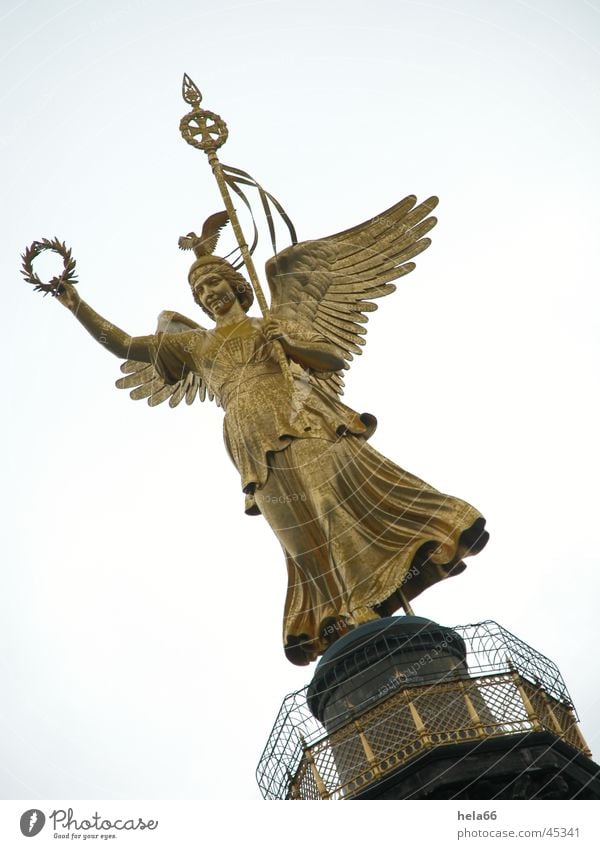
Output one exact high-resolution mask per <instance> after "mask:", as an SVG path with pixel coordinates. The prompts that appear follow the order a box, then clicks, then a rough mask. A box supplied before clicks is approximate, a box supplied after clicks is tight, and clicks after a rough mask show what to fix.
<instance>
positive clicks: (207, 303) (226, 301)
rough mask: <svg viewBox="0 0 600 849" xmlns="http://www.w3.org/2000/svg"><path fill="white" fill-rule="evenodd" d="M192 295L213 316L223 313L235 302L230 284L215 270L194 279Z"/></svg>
mask: <svg viewBox="0 0 600 849" xmlns="http://www.w3.org/2000/svg"><path fill="white" fill-rule="evenodd" d="M194 295H195V296H196V298H197V299H198V300H199V301H200V303H201V304H202V306H203V307H204V309H206V310H208V311H209V312H211V313H212V314H213V315H214V316H217V315H224V314H225V313H226V312H228V311H229V310H230V309H231V307H232V306H233V304H234V302H235V293H234V292H233V290H232V288H231V286H230V284H229V283H228V281H227V280H226V279H225V278H224V277H221V275H220V274H217V273H216V272H211V273H209V274H206V275H203V276H202V277H199V278H198V279H197V280H196V282H195V283H194Z"/></svg>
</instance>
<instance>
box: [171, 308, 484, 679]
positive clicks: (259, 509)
mask: <svg viewBox="0 0 600 849" xmlns="http://www.w3.org/2000/svg"><path fill="white" fill-rule="evenodd" d="M286 325H287V326H286V328H285V329H286V330H287V332H288V333H289V334H290V335H291V336H294V337H295V338H296V339H298V340H300V341H302V342H305V343H309V344H310V342H311V341H313V342H323V341H324V340H323V338H322V337H321V336H318V335H317V334H315V333H313V332H311V330H310V329H309V328H306V327H305V326H301V325H299V324H295V323H292V322H287V323H286ZM261 328H262V320H260V319H252V318H246V319H245V321H243V322H241V323H240V324H239V325H236V326H235V327H234V328H233V331H232V330H231V328H230V329H229V330H228V332H227V333H223V332H222V331H219V330H218V329H215V330H209V331H207V330H193V331H190V332H184V333H176V334H174V333H163V334H159V336H158V346H157V366H156V367H157V368H158V370H159V371H160V372H161V373H162V375H163V377H166V378H167V379H171V380H175V379H177V377H178V375H180V374H181V369H182V366H186V367H187V368H189V369H190V370H192V371H193V372H195V373H196V374H198V375H200V376H201V377H202V378H203V379H204V381H205V382H206V384H207V385H208V387H209V388H210V389H211V391H212V392H213V393H214V394H215V396H216V397H217V398H218V400H219V401H220V403H221V406H222V407H223V408H224V410H225V419H224V438H225V444H226V447H227V450H228V453H229V455H230V457H231V459H232V461H233V463H234V464H235V466H236V468H237V469H238V471H239V473H240V477H241V485H242V489H243V491H244V493H245V494H246V512H247V513H248V514H249V515H257V514H260V513H262V515H263V516H264V517H265V519H266V520H267V522H268V523H269V525H270V526H271V528H272V529H273V531H274V533H275V534H276V536H277V538H278V539H279V542H280V543H281V546H282V548H283V551H284V555H285V560H286V564H287V575H288V588H287V597H286V601H285V609H284V617H283V643H284V649H285V652H286V655H287V657H288V659H289V660H290V661H291V662H292V663H296V664H299V665H304V664H307V663H309V662H310V661H311V660H314V659H315V658H316V657H317V656H318V655H319V654H321V653H322V652H323V651H325V649H326V648H327V646H328V645H329V644H330V643H331V642H333V641H334V640H335V639H337V637H339V636H341V635H342V634H343V633H344V632H345V631H346V630H348V628H351V627H353V626H355V625H357V624H360V623H361V622H364V621H366V620H368V619H369V618H374V617H375V615H376V614H379V615H389V614H391V613H392V612H393V611H394V610H397V609H398V608H399V607H400V605H401V598H400V596H399V594H398V590H399V589H400V588H402V593H403V595H404V597H405V598H406V599H407V600H410V599H412V598H414V597H415V596H416V595H418V594H419V593H421V592H423V590H425V589H426V588H427V587H429V586H431V585H432V584H434V583H436V582H437V581H439V580H441V579H443V578H446V577H448V576H449V575H454V574H457V573H458V572H461V571H462V570H463V569H464V568H465V564H464V563H463V562H462V558H463V557H464V556H466V555H468V554H475V553H477V552H478V551H479V550H481V548H482V547H483V545H484V544H485V542H486V541H487V536H488V535H487V532H486V531H485V530H484V525H485V520H484V519H483V517H482V516H481V514H480V513H479V512H478V511H477V510H476V509H475V508H474V507H472V506H471V505H470V504H467V503H466V502H464V501H461V500H460V499H458V498H454V497H452V496H448V495H444V494H443V493H441V492H438V491H437V490H436V489H434V488H433V487H431V486H429V485H428V484H426V483H424V482H423V481H422V480H420V479H419V478H417V477H415V476H414V475H412V474H410V473H409V472H406V471H404V470H403V469H401V468H400V467H399V466H397V465H395V464H394V463H392V462H391V461H390V460H388V459H387V458H385V457H383V456H382V455H381V454H379V453H378V452H377V451H375V450H374V449H373V448H372V447H371V445H370V444H369V441H368V440H369V438H370V436H371V435H372V433H373V432H374V430H375V428H376V425H377V422H376V420H375V418H374V416H372V415H370V414H368V413H363V414H362V415H359V414H358V413H356V412H355V411H354V410H351V409H350V408H349V407H347V406H345V405H344V404H342V403H341V402H340V401H339V400H337V399H336V398H334V397H332V395H331V394H330V393H328V392H327V391H326V390H325V389H322V388H320V387H319V386H318V385H315V384H318V381H309V380H308V374H307V372H306V371H304V370H303V369H302V368H300V367H299V366H296V365H295V364H293V374H294V375H295V377H294V380H293V388H292V385H291V384H292V381H290V380H289V379H286V377H285V376H284V375H283V373H282V371H281V368H280V365H279V363H278V361H277V357H276V354H275V351H274V348H273V345H272V344H271V343H269V342H267V340H266V338H265V337H264V336H263V333H262V329H261Z"/></svg>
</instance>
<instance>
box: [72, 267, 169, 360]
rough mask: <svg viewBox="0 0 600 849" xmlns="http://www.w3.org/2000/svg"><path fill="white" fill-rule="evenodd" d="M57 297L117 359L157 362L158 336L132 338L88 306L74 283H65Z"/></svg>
mask: <svg viewBox="0 0 600 849" xmlns="http://www.w3.org/2000/svg"><path fill="white" fill-rule="evenodd" d="M56 297H57V299H58V300H59V301H60V302H61V304H63V305H64V306H65V307H66V308H67V309H68V310H70V311H71V312H72V313H73V315H74V316H75V318H76V319H77V320H78V321H79V322H81V324H83V326H84V327H85V329H86V330H87V331H88V333H90V334H91V335H92V336H93V337H94V339H95V340H96V341H97V342H99V343H100V344H101V345H104V347H105V348H108V350H109V351H110V352H111V353H113V354H114V355H115V356H116V357H121V358H122V359H131V360H138V361H139V362H144V363H153V362H154V360H155V358H156V351H155V342H156V337H155V336H129V335H128V334H127V333H125V332H124V331H123V330H121V329H120V328H119V327H115V325H114V324H111V322H110V321H107V320H106V319H105V318H103V317H102V316H101V315H99V314H98V313H97V312H96V311H95V310H93V309H92V308H91V307H90V305H89V304H86V302H85V301H84V300H82V298H81V296H80V295H79V293H78V292H77V290H76V289H75V287H74V286H73V285H72V284H71V283H62V284H61V291H60V292H59V293H58V294H57V296H56Z"/></svg>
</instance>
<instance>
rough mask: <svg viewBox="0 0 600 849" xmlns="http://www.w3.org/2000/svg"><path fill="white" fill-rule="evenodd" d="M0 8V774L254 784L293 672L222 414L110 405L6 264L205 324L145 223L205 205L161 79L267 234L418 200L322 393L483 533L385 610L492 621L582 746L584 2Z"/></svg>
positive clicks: (590, 71)
mask: <svg viewBox="0 0 600 849" xmlns="http://www.w3.org/2000/svg"><path fill="white" fill-rule="evenodd" d="M0 8H1V10H2V16H1V17H0V27H1V30H0V32H1V35H0V40H1V43H0V74H1V77H0V92H1V95H0V100H1V102H2V129H1V135H0V150H1V154H2V155H1V161H0V167H1V168H2V177H1V179H2V182H1V185H2V194H3V204H2V222H1V232H2V237H3V244H2V251H1V256H0V262H1V263H2V280H3V282H4V316H5V329H4V333H3V342H4V343H5V344H6V353H5V355H4V362H5V365H6V374H5V378H4V386H5V389H4V395H5V398H6V399H7V400H8V404H7V412H6V414H5V415H4V417H3V426H4V433H3V439H2V443H3V445H4V447H5V449H6V450H5V452H4V453H5V460H4V464H3V465H4V473H5V479H6V486H5V487H4V492H3V496H4V498H5V503H4V504H3V506H2V511H1V515H2V519H3V521H4V523H5V529H4V530H3V548H4V552H5V557H4V564H3V568H2V585H3V588H2V594H1V601H0V645H1V646H2V651H1V652H0V693H1V695H0V794H1V795H2V796H3V797H4V798H32V799H35V798H42V799H43V798H68V799H78V798H80V799H86V798H90V799H93V798H99V799H110V798H129V799H133V798H165V799H185V798H199V799H207V798H232V799H253V798H257V797H258V790H257V787H256V785H255V781H254V768H255V766H256V763H257V761H258V758H259V756H260V753H261V751H262V748H263V746H264V743H265V742H266V739H267V736H268V733H269V731H270V728H271V725H272V723H273V721H274V719H275V716H276V713H277V711H278V708H279V705H280V702H281V700H282V698H283V696H284V695H285V694H286V693H288V692H290V691H291V690H295V689H297V688H298V687H300V686H302V685H303V684H304V683H306V682H307V681H308V680H309V679H310V676H311V670H310V669H306V668H305V669H301V668H296V667H293V666H292V665H290V664H289V663H288V662H287V661H286V660H285V658H284V656H283V652H282V649H281V639H280V632H281V618H282V612H283V601H284V595H285V585H286V576H285V568H284V562H283V558H282V555H281V552H280V549H279V545H278V543H277V541H276V539H275V537H274V536H273V535H272V533H271V531H270V529H269V528H268V526H267V525H266V523H265V522H264V521H263V520H262V519H260V518H249V517H246V516H245V515H244V514H243V512H242V505H243V499H242V496H241V493H240V491H239V482H238V477H237V473H236V471H235V469H234V468H233V466H232V465H231V463H230V461H229V460H228V459H227V457H226V454H225V451H224V448H223V447H222V435H221V416H222V413H221V411H220V410H218V409H216V408H214V407H211V406H210V405H208V404H204V405H199V404H198V405H194V406H193V407H190V408H188V407H185V406H182V407H181V408H178V409H176V410H170V409H168V408H166V409H162V408H157V409H154V410H151V409H149V408H148V407H147V406H146V405H145V403H143V402H133V401H131V400H130V399H129V398H128V395H127V394H126V393H125V392H119V391H118V390H116V389H115V388H114V385H113V384H114V380H115V379H116V378H117V377H118V376H119V369H118V367H119V362H118V361H117V360H116V359H115V358H113V357H112V356H111V355H110V354H108V353H107V352H105V351H103V350H102V349H101V348H100V346H98V345H94V343H93V341H92V340H91V338H90V337H88V336H87V334H85V331H83V330H82V328H81V327H80V325H78V324H77V322H76V321H74V319H73V318H72V316H71V315H70V314H69V313H68V312H67V311H66V310H64V309H62V308H61V307H60V305H59V304H58V303H56V302H53V301H52V300H51V299H50V298H45V299H44V298H42V297H40V296H39V295H37V294H34V293H33V291H32V290H31V287H26V286H25V285H24V284H23V283H21V282H20V276H19V263H20V260H19V254H20V252H21V251H22V250H23V249H24V247H25V246H26V245H28V244H29V243H31V242H32V241H33V240H34V239H37V238H41V237H43V236H54V235H57V236H59V237H60V238H62V239H65V240H66V241H67V243H68V244H69V245H71V246H72V248H73V251H74V255H75V257H76V258H77V263H78V272H79V276H80V283H79V289H80V292H81V294H82V296H83V297H84V298H85V299H86V300H88V301H89V303H91V305H92V306H94V307H95V308H96V309H97V310H98V311H100V312H101V313H103V314H104V315H106V316H107V317H108V318H109V319H111V320H112V321H114V322H115V323H116V324H118V325H119V326H121V327H123V328H124V329H126V330H127V331H128V332H131V333H133V334H144V333H148V332H152V331H153V330H154V326H155V320H156V316H157V314H158V312H159V311H160V310H161V309H165V308H170V309H177V310H180V311H181V312H184V313H185V314H187V315H189V316H190V317H194V318H196V319H197V320H199V321H200V322H201V323H206V321H205V318H204V316H203V314H200V313H199V311H198V310H197V308H196V307H195V305H194V303H193V301H192V300H191V297H190V294H189V291H188V287H187V282H186V272H187V268H188V265H189V255H187V254H182V253H181V252H180V251H178V249H177V238H178V236H179V235H181V234H182V233H187V232H188V231H189V230H191V229H197V228H198V227H199V226H200V225H201V223H202V221H203V220H204V218H205V217H206V216H207V215H208V214H210V213H212V212H214V211H217V210H219V209H220V208H221V202H220V199H219V195H218V191H217V188H216V185H215V184H214V182H213V179H212V177H211V175H210V172H209V168H208V166H207V164H206V162H205V157H204V156H203V154H201V153H200V152H198V151H195V150H193V149H192V148H190V147H189V146H187V145H186V144H185V143H184V142H183V140H182V139H181V137H180V135H179V130H178V124H179V119H180V117H181V116H182V115H183V114H184V112H186V111H187V106H186V104H185V103H184V102H183V100H182V99H181V95H180V85H181V77H182V74H183V72H184V71H186V72H187V73H189V74H190V75H191V76H192V77H193V79H194V80H195V81H196V83H197V84H198V85H199V87H200V88H201V90H202V92H203V94H204V105H205V107H206V108H208V109H211V110H213V111H215V112H218V113H220V114H221V115H222V116H223V117H224V118H225V120H226V121H227V122H228V125H229V129H230V139H229V141H228V142H227V145H226V147H225V148H224V149H223V150H222V159H223V161H225V162H227V163H230V164H232V165H235V166H237V167H241V168H244V169H247V170H249V171H250V172H251V173H252V174H253V175H254V176H255V177H256V178H257V179H258V180H260V181H261V182H262V183H263V184H264V185H265V186H266V187H267V188H268V189H269V190H270V191H272V192H273V193H274V194H275V195H276V196H277V197H278V198H279V199H280V200H281V201H282V202H283V203H284V205H285V206H286V208H287V209H288V212H289V213H290V214H291V216H292V218H293V220H294V222H295V224H296V227H297V230H298V234H299V236H300V238H314V237H318V236H324V235H329V234H330V233H334V232H336V231H338V230H341V229H344V228H346V227H349V226H352V225H354V224H356V223H359V222H360V221H363V220H365V219H366V218H369V217H371V216H373V215H374V214H376V213H378V212H380V211H382V210H383V209H385V208H387V207H388V206H390V205H392V204H393V203H394V202H396V201H397V200H399V199H400V198H402V197H404V196H405V195H407V194H409V193H413V192H414V193H416V194H417V195H418V196H419V197H420V198H425V197H427V196H428V195H429V194H434V193H435V194H439V196H440V198H441V202H440V207H439V218H440V223H439V225H438V227H437V228H436V229H435V231H434V233H433V245H432V247H431V248H430V249H429V250H428V251H427V252H426V253H425V254H424V255H423V256H422V257H421V258H420V260H419V261H418V267H417V270H416V271H415V272H414V273H413V274H412V275H410V277H408V278H405V279H404V280H403V281H400V285H399V290H398V292H397V293H396V294H395V295H394V296H392V297H391V298H388V299H386V300H385V301H382V302H380V304H381V308H380V311H379V312H378V313H377V314H376V315H375V316H374V317H373V320H372V322H371V323H370V331H371V332H370V336H369V342H368V346H367V351H366V356H364V357H363V358H362V359H360V360H359V361H358V362H357V363H356V364H355V366H354V367H353V370H352V372H351V373H350V375H349V378H348V381H347V385H348V389H347V393H346V396H345V400H346V401H347V403H348V404H350V405H351V406H353V407H354V408H357V409H359V410H361V411H362V410H368V411H371V412H373V413H375V414H376V415H377V417H378V419H379V429H378V432H377V434H376V435H375V437H374V439H373V445H374V446H375V447H376V448H377V449H378V450H379V451H381V452H382V453H384V454H386V455H387V456H389V457H390V458H391V459H392V460H394V461H395V462H397V463H398V464H400V465H401V466H404V467H405V468H407V469H408V470H410V471H411V472H413V473H414V474H417V475H418V476H419V477H422V478H424V479H425V480H427V481H428V482H430V483H431V484H432V485H434V486H436V487H437V488H439V489H441V490H442V491H444V492H448V493H451V494H455V495H458V496H459V497H461V498H464V499H466V500H468V501H470V502H471V503H473V504H475V505H476V506H477V507H478V508H479V509H480V510H482V512H484V514H485V515H486V517H487V519H488V527H489V530H490V532H491V535H492V538H491V541H490V543H489V546H488V548H487V549H486V551H485V552H484V553H483V554H482V555H480V556H478V557H477V558H474V559H472V560H471V561H470V563H469V568H468V569H467V571H466V573H464V574H463V575H462V576H460V577H458V578H455V579H452V580H450V581H447V582H445V583H443V584H442V585H438V586H437V587H435V588H434V589H432V590H430V591H429V592H428V593H426V594H425V595H423V596H421V597H420V598H419V599H417V600H416V602H415V612H416V613H418V614H419V615H424V616H428V617H430V618H432V619H436V620H438V621H440V622H442V623H444V624H446V625H454V624H461V623H462V624H464V623H467V622H475V621H480V620H483V619H488V618H490V619H496V620H497V621H498V622H500V623H501V624H502V625H504V626H505V627H507V628H508V629H510V630H512V631H513V632H515V633H516V634H517V635H518V636H519V637H521V638H523V639H525V640H527V641H528V642H530V643H531V644H532V645H533V646H534V647H535V648H537V649H538V650H540V651H542V652H543V653H544V654H546V655H548V656H549V657H551V658H552V659H553V660H554V661H555V662H556V663H557V664H558V665H559V667H560V669H561V672H562V673H563V675H564V677H565V679H566V681H567V685H568V687H569V688H570V691H571V694H572V696H573V698H574V701H575V704H576V706H577V707H578V709H579V713H580V715H581V718H582V722H583V731H584V734H585V735H586V736H587V738H588V741H589V742H590V744H591V747H592V749H594V750H595V754H596V756H598V754H599V750H600V722H599V720H598V701H599V692H598V681H597V663H596V660H595V655H596V646H597V639H598V568H597V565H598V555H597V539H596V537H597V533H598V521H597V511H598V498H597V492H596V489H597V481H598V476H599V472H600V470H599V469H598V452H597V434H598V432H599V428H598V402H597V385H596V374H597V368H596V363H595V357H596V353H597V352H596V347H597V337H598V332H597V330H598V327H597V325H598V318H597V316H598V309H597V308H598V295H597V290H598V254H597V245H598V237H597V226H598V224H597V222H598V220H599V212H600V209H599V206H600V202H599V198H600V185H599V167H598V154H597V151H598V142H599V135H600V133H599V129H600V128H599V117H598V116H599V115H600V110H599V108H598V107H599V99H600V98H599V90H598V80H599V79H600V75H599V71H600V68H599V65H600V53H599V48H600V5H598V4H597V3H596V2H585V0H530V2H527V3H525V2H519V0H503V2H501V0H495V2H489V0H488V1H487V2H486V0H483V1H482V0H451V2H446V0H439V2H402V1H401V0H371V2H369V3H367V4H366V3H364V2H348V0H339V1H338V0H334V1H333V2H324V0H319V2H315V0H302V2H297V1H296V0H294V1H293V2H280V1H279V2H237V3H231V2H226V0H225V2H220V3H214V2H210V3H209V2H206V0H193V2H192V0H170V2H169V3H164V2H162V0H161V2H139V0H138V2H135V0H134V2H120V3H119V2H71V3H65V2H58V1H57V2H41V0H40V2H21V3H18V4H16V3H13V2H10V0H2V3H1V4H0ZM263 244H265V243H263ZM267 255H268V253H266V248H265V252H264V253H263V255H262V258H263V259H264V258H265V257H266V256H267Z"/></svg>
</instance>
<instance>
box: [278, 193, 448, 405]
mask: <svg viewBox="0 0 600 849" xmlns="http://www.w3.org/2000/svg"><path fill="white" fill-rule="evenodd" d="M416 202H417V199H416V197H415V196H414V195H410V196H409V197H406V198H404V200H401V201H400V202H399V203H397V204H395V206H392V207H391V208H390V209H388V210H386V211H385V212H382V213H381V215H377V216H376V217H375V218H371V219H370V220H369V221H365V222H364V223H363V224H359V225H358V226H356V227H351V228H350V229H349V230H344V231H343V232H341V233H336V234H335V235H333V236H328V237H326V238H325V239H315V240H312V241H306V242H300V243H299V244H297V245H292V246H291V247H289V248H286V249H285V250H283V251H281V252H280V253H278V254H276V255H275V256H274V257H272V258H271V259H270V260H269V261H268V262H267V265H266V273H267V279H268V282H269V287H270V289H271V314H272V315H273V316H274V317H275V316H276V317H278V318H282V319H290V320H294V321H299V322H301V323H303V324H306V325H307V326H309V327H311V328H313V329H314V330H316V331H317V332H318V333H321V334H322V335H323V336H325V337H326V338H327V339H329V341H330V342H332V343H333V344H334V345H335V346H336V348H337V351H338V354H339V356H340V357H342V358H343V359H344V361H345V363H346V365H345V368H346V369H348V368H349V367H350V362H351V360H352V359H353V356H354V354H361V353H362V350H361V346H363V345H364V344H365V339H364V336H365V334H366V332H367V329H366V327H364V326H363V325H364V324H366V322H367V321H368V317H367V313H369V312H372V311H373V310H376V309H377V304H374V303H372V299H375V298H381V297H383V296H384V295H389V294H391V293H392V292H394V291H395V289H396V287H395V286H394V285H393V283H391V282H390V281H392V280H396V278H398V277H402V276H403V275H405V274H408V273H409V272H411V271H412V270H413V269H414V268H415V264H414V262H410V260H412V259H413V257H415V256H417V254H420V253H421V252H422V251H424V250H425V249H426V248H427V247H429V245H430V244H431V240H430V239H428V238H425V234H426V233H428V232H429V231H430V230H431V229H432V227H434V226H435V225H436V223H437V219H436V218H434V217H433V216H431V215H430V213H431V211H432V210H433V209H435V207H436V206H437V203H438V199H437V198H436V197H431V198H428V199H427V200H426V201H424V202H423V203H421V204H419V205H418V206H416V205H415V204H416ZM341 374H342V373H341V372H337V373H336V374H334V375H330V376H328V377H327V378H325V383H326V385H327V387H328V389H329V390H330V391H331V392H332V393H334V394H340V395H341V394H342V392H343V385H344V382H343V380H342V377H341ZM315 376H317V377H318V376H319V375H318V373H315Z"/></svg>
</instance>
